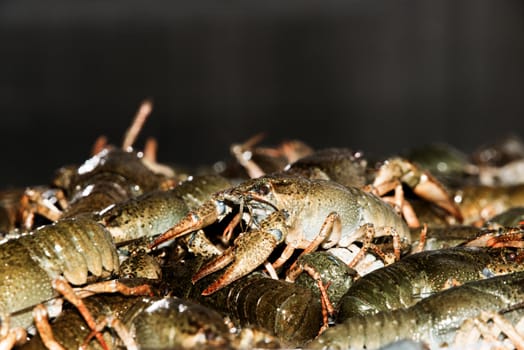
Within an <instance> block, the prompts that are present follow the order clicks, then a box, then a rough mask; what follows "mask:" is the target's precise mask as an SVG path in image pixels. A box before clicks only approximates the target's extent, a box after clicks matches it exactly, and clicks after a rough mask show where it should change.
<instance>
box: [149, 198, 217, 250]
mask: <svg viewBox="0 0 524 350" xmlns="http://www.w3.org/2000/svg"><path fill="white" fill-rule="evenodd" d="M222 214H223V207H222V206H221V205H219V204H217V203H216V201H214V200H209V201H207V202H205V203H204V204H203V205H202V206H201V207H200V208H198V209H197V210H195V211H190V212H189V213H188V214H187V215H186V216H185V217H184V218H183V219H182V220H180V221H179V222H178V223H177V224H176V225H175V226H173V227H171V228H170V229H169V230H167V231H166V232H164V233H163V234H161V235H160V236H158V237H157V238H156V239H155V240H154V241H153V242H152V243H151V244H150V245H149V249H152V248H154V247H157V246H159V245H160V244H162V243H164V242H166V241H168V240H171V239H175V238H178V237H181V236H183V235H186V234H188V233H191V232H194V231H198V230H200V229H202V228H204V227H206V226H209V225H211V224H213V223H214V222H216V221H217V220H219V219H220V217H221V215H222Z"/></svg>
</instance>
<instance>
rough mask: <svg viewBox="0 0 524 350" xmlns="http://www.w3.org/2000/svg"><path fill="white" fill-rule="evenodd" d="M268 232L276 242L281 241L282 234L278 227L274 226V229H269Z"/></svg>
mask: <svg viewBox="0 0 524 350" xmlns="http://www.w3.org/2000/svg"><path fill="white" fill-rule="evenodd" d="M269 233H270V234H271V235H272V236H273V237H275V239H276V240H277V242H280V241H282V237H283V235H282V231H280V230H279V229H276V228H275V229H272V230H271V231H269Z"/></svg>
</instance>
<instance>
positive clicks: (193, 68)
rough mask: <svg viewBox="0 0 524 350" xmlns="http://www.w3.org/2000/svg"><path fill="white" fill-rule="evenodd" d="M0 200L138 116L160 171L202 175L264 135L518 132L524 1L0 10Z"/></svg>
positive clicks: (117, 137) (314, 1) (394, 144)
mask: <svg viewBox="0 0 524 350" xmlns="http://www.w3.org/2000/svg"><path fill="white" fill-rule="evenodd" d="M0 50H1V51H0V113H1V115H2V122H1V128H0V149H1V152H2V153H1V164H2V165H1V167H0V169H1V171H0V188H3V187H8V186H24V185H33V184H43V183H47V182H48V181H49V179H50V178H51V176H52V174H53V171H54V169H56V168H58V167H59V166H61V165H63V164H68V163H79V162H82V161H83V160H84V159H86V158H87V157H88V156H89V152H90V149H91V146H92V144H93V142H94V140H95V139H96V138H97V137H98V136H99V135H102V134H103V135H106V136H108V138H109V140H110V141H111V142H112V143H114V144H120V142H121V140H122V136H123V133H124V131H125V129H126V128H127V127H128V125H129V123H130V121H131V119H132V117H133V115H134V113H135V111H136V109H137V107H138V105H139V103H140V102H141V101H142V100H143V99H144V98H146V97H151V98H153V100H154V103H155V106H154V111H153V114H152V116H151V118H150V119H149V120H148V121H147V123H146V127H145V129H144V130H143V133H142V136H143V137H142V138H141V139H140V140H139V142H138V144H137V146H139V147H140V146H141V145H142V144H143V140H144V138H145V137H146V136H154V137H156V138H157V140H158V142H159V156H158V158H159V160H160V161H168V162H175V163H182V164H200V163H211V162H214V161H216V160H219V159H222V158H224V157H225V156H227V155H228V147H229V145H230V144H231V143H233V142H238V141H243V140H245V139H247V138H249V137H250V136H252V135H254V134H256V133H258V132H261V131H264V132H266V133H267V136H268V137H267V139H266V140H265V141H264V143H266V144H272V143H276V142H278V141H280V140H282V139H290V138H299V139H301V140H303V141H305V142H307V143H309V144H310V145H312V146H314V147H326V146H346V147H351V148H356V149H360V150H363V151H367V152H374V153H380V154H393V153H396V152H399V151H401V150H405V149H407V148H410V147H415V146H417V145H421V144H425V143H429V142H433V141H445V142H449V143H451V144H453V145H455V146H457V147H459V148H461V149H463V150H465V151H471V150H473V149H474V148H476V147H477V146H479V145H480V144H483V143H488V142H491V141H493V140H494V139H496V138H500V137H503V136H504V135H506V134H508V133H516V134H521V133H522V132H523V131H524V128H523V125H524V113H523V112H524V2H522V1H517V0H515V1H505V0H492V1H487V0H467V1H459V0H442V1H432V0H404V1H401V0H380V1H379V0H371V1H365V0H362V1H354V0H345V1H334V0H327V1H326V0H323V1H318V0H300V1H299V0H286V1H282V0H265V1H250V0H242V1H236V0H229V1H193V2H190V1H187V2H185V1H184V2H182V1H155V2H139V1H133V0H126V1H123V0H122V1H118V0H90V1H70V0H69V1H66V0H63V1H62V0H51V1H39V0H32V1H29V0H28V1H26V0H18V1H7V0H4V1H2V2H1V3H0Z"/></svg>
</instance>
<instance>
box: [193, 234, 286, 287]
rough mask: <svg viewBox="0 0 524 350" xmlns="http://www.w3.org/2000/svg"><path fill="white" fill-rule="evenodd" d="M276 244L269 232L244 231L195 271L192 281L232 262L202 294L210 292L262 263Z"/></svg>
mask: <svg viewBox="0 0 524 350" xmlns="http://www.w3.org/2000/svg"><path fill="white" fill-rule="evenodd" d="M277 244H278V241H277V239H276V238H275V236H274V235H273V234H271V233H269V232H266V231H261V230H256V231H251V232H244V233H242V234H240V235H239V236H238V237H237V239H235V242H234V246H233V247H231V248H230V249H227V250H226V251H225V252H224V253H222V254H221V255H220V256H218V257H217V258H215V259H213V260H212V261H211V262H209V263H208V264H206V265H204V266H203V267H202V268H201V269H200V270H199V271H197V273H196V274H195V275H194V276H193V278H192V282H193V283H195V282H197V281H198V280H200V279H201V278H203V277H205V276H207V275H209V274H211V273H213V272H215V271H218V270H220V269H221V268H223V267H224V266H226V265H227V264H229V263H230V262H232V264H231V265H229V267H228V268H227V270H226V272H224V274H223V275H222V276H220V277H219V278H218V279H217V280H216V281H215V282H213V283H212V284H211V285H210V286H209V287H207V288H206V289H205V290H204V291H203V292H202V295H209V294H212V293H214V292H216V291H217V290H219V289H222V288H223V287H225V286H227V285H228V284H230V283H232V282H234V281H236V280H238V279H239V278H242V277H244V276H245V275H247V274H249V273H250V272H252V271H253V270H255V269H256V268H257V267H259V266H260V265H261V264H263V263H264V261H266V260H267V258H269V256H270V255H271V253H272V252H273V250H274V249H275V247H276V246H277Z"/></svg>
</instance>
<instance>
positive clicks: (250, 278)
mask: <svg viewBox="0 0 524 350" xmlns="http://www.w3.org/2000/svg"><path fill="white" fill-rule="evenodd" d="M207 260H208V258H204V257H202V256H201V255H194V254H186V255H184V256H182V257H181V258H179V259H176V260H171V259H168V262H167V263H166V264H165V265H164V270H163V271H164V273H165V275H166V277H167V278H166V279H165V283H166V284H167V288H168V290H169V291H170V292H171V293H172V294H173V295H176V296H178V297H181V298H184V299H186V298H187V299H190V300H193V301H196V302H199V303H202V304H203V305H207V306H209V307H213V308H215V309H216V310H218V311H219V312H221V313H223V314H224V315H227V316H228V317H229V318H231V321H232V322H233V323H234V324H235V325H236V326H237V327H239V328H240V329H243V328H245V327H257V328H261V329H262V330H265V331H266V332H269V334H271V335H273V336H275V337H277V339H279V340H280V342H281V344H282V346H284V347H291V348H293V347H297V346H300V345H302V344H304V343H305V342H307V341H309V340H311V339H313V338H314V337H315V336H316V335H317V334H318V332H319V329H320V327H321V324H322V315H321V304H320V299H319V298H318V297H317V296H316V295H315V294H314V293H313V292H312V291H311V290H310V289H308V288H304V287H302V286H299V285H297V284H295V283H290V282H286V281H282V280H277V279H272V278H270V277H269V276H266V275H265V274H263V273H260V272H253V273H251V274H249V275H247V276H244V277H242V278H240V279H238V280H237V281H234V282H232V283H231V284H228V285H227V286H225V287H224V288H222V289H221V290H219V291H217V292H216V293H213V294H212V295H208V296H204V295H202V291H203V290H204V289H205V288H206V287H207V285H208V284H209V283H210V282H211V281H213V280H214V279H215V278H216V277H217V276H216V275H217V273H218V272H217V273H214V274H211V275H209V276H206V277H204V278H202V280H199V281H197V282H196V283H194V284H193V283H191V276H192V275H193V274H194V273H195V272H196V271H197V270H198V269H199V268H200V267H201V266H202V265H203V264H204V263H205V262H206V261H207Z"/></svg>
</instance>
